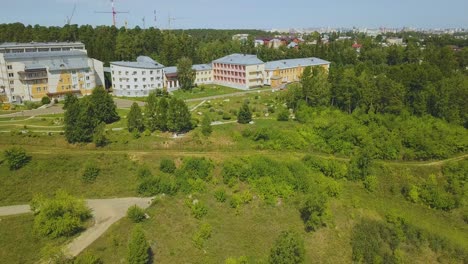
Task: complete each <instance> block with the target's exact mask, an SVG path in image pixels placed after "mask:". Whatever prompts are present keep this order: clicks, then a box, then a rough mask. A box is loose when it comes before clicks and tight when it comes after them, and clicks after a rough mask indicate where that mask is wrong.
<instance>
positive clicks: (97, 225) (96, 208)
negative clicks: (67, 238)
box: [0, 198, 152, 257]
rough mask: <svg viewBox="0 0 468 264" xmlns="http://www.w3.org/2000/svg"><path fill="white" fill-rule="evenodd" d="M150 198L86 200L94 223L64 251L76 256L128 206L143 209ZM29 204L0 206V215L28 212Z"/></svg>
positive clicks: (122, 215) (123, 214)
mask: <svg viewBox="0 0 468 264" xmlns="http://www.w3.org/2000/svg"><path fill="white" fill-rule="evenodd" d="M151 200H152V198H115V199H90V200H86V203H87V204H88V206H89V208H91V210H92V213H93V216H94V225H93V226H92V227H90V228H88V229H86V231H85V232H83V233H82V234H81V235H80V236H78V237H77V238H75V239H74V240H73V241H72V242H71V243H70V244H68V245H67V246H65V248H64V252H65V254H67V255H70V256H73V257H75V256H77V255H78V254H80V253H81V251H83V250H84V249H85V248H87V247H88V246H89V245H91V244H92V243H93V242H94V241H95V240H96V239H98V238H99V237H100V236H101V235H102V234H104V232H105V231H106V230H107V229H108V228H109V227H110V226H111V225H112V224H113V223H115V222H117V221H118V220H120V219H121V218H122V217H124V216H125V215H126V214H127V209H128V208H129V207H130V206H133V205H137V206H139V207H141V208H143V209H146V208H148V207H149V206H150V205H151ZM30 212H31V209H30V207H29V205H15V206H4V207H0V216H6V215H17V214H25V213H30Z"/></svg>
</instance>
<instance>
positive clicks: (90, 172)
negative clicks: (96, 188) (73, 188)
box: [81, 164, 100, 183]
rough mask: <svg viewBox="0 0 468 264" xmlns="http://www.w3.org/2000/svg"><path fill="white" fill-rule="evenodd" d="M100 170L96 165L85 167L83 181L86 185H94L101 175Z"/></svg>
mask: <svg viewBox="0 0 468 264" xmlns="http://www.w3.org/2000/svg"><path fill="white" fill-rule="evenodd" d="M99 172H100V169H99V168H98V167H97V166H96V165H92V164H88V165H86V167H85V170H84V172H83V175H82V176H81V180H82V181H83V182H85V183H92V182H94V181H95V180H96V178H97V176H98V175H99Z"/></svg>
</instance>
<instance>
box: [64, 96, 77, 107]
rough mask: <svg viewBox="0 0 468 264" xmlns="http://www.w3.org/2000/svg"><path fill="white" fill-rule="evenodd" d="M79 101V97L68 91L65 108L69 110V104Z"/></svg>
mask: <svg viewBox="0 0 468 264" xmlns="http://www.w3.org/2000/svg"><path fill="white" fill-rule="evenodd" d="M76 102H78V97H76V95H74V94H72V93H67V94H65V99H64V104H63V109H64V110H67V109H68V106H70V105H72V104H74V103H76Z"/></svg>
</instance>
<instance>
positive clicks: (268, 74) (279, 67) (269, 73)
mask: <svg viewBox="0 0 468 264" xmlns="http://www.w3.org/2000/svg"><path fill="white" fill-rule="evenodd" d="M309 66H311V67H322V68H324V69H325V70H326V71H327V72H328V69H329V67H330V62H329V61H326V60H322V59H319V58H302V59H288V60H277V61H269V62H267V63H265V83H264V84H265V85H270V86H271V87H273V88H278V87H281V86H284V85H286V84H288V83H292V82H298V81H299V80H300V79H301V76H302V72H303V71H304V69H305V68H306V67H309Z"/></svg>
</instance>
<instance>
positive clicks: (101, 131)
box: [93, 122, 107, 147]
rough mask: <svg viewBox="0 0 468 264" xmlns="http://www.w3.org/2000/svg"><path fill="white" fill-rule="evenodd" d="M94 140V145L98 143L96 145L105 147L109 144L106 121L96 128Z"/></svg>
mask: <svg viewBox="0 0 468 264" xmlns="http://www.w3.org/2000/svg"><path fill="white" fill-rule="evenodd" d="M93 142H94V145H96V147H104V146H105V145H106V144H107V138H106V123H104V122H101V123H100V124H99V125H98V126H97V127H96V128H95V129H94V134H93Z"/></svg>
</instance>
